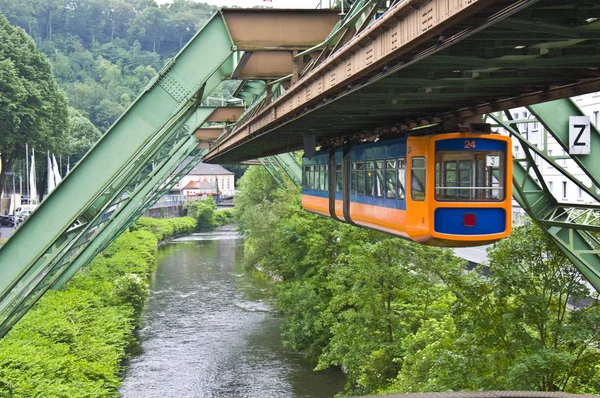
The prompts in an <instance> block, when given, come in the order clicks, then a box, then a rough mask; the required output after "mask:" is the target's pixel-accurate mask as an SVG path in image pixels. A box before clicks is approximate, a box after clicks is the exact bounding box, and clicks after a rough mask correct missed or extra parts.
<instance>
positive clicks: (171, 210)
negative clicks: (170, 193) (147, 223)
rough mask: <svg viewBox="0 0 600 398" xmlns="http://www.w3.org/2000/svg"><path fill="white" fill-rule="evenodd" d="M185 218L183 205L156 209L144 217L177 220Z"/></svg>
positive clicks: (146, 213)
mask: <svg viewBox="0 0 600 398" xmlns="http://www.w3.org/2000/svg"><path fill="white" fill-rule="evenodd" d="M183 216H185V210H184V209H183V205H177V206H165V207H155V208H153V209H150V210H148V211H147V212H145V213H144V214H143V215H142V217H150V218H175V217H183Z"/></svg>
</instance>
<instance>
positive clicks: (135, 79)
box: [0, 0, 215, 131]
mask: <svg viewBox="0 0 600 398" xmlns="http://www.w3.org/2000/svg"><path fill="white" fill-rule="evenodd" d="M214 10H215V7H213V6H209V5H207V4H203V3H194V2H190V1H185V0H177V1H175V2H174V3H172V4H169V5H163V6H160V7H159V6H158V5H157V4H156V3H155V2H154V0H81V1H73V0H22V1H15V0H0V12H2V13H3V14H4V15H5V16H6V17H7V18H8V20H9V21H10V23H11V24H13V25H16V26H19V27H21V28H23V29H24V30H25V31H26V32H27V33H28V34H29V35H30V36H31V37H32V38H33V39H34V40H35V43H36V44H37V46H38V48H39V49H40V50H41V51H42V52H43V53H44V54H46V55H47V56H48V58H49V59H50V61H51V63H52V71H53V73H54V76H55V78H56V80H57V82H58V84H59V86H60V87H61V88H62V89H63V90H64V92H65V93H66V95H67V97H68V100H69V105H70V106H72V107H73V108H76V109H78V110H79V111H80V112H81V114H82V115H83V116H85V117H87V118H88V119H89V120H90V121H91V122H92V123H93V124H94V125H95V126H96V127H97V128H98V129H99V130H100V131H106V129H107V128H108V127H110V125H111V124H112V123H113V122H114V121H115V120H116V119H117V117H118V116H119V115H121V114H122V113H123V111H124V110H125V109H126V108H127V106H128V105H129V104H130V103H131V101H132V100H133V99H135V97H137V95H138V94H139V93H140V91H141V89H142V88H143V87H144V86H145V85H146V84H147V83H148V81H149V80H150V78H151V77H152V76H154V75H155V74H156V73H157V71H158V70H160V68H161V67H162V65H163V64H164V62H165V60H166V59H167V58H169V57H172V56H173V55H174V54H176V53H177V52H178V51H179V50H180V49H181V47H182V46H183V45H185V43H186V42H187V41H188V40H189V39H190V38H191V37H192V36H193V35H194V34H195V33H196V31H197V30H198V29H199V28H200V27H201V26H202V25H203V24H204V23H205V22H206V21H207V20H208V18H209V16H210V15H211V14H212V13H213V11H214Z"/></svg>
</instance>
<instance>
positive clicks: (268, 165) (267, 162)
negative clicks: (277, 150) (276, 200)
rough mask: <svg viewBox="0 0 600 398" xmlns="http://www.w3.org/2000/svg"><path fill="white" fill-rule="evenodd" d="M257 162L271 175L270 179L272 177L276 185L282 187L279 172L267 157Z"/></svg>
mask: <svg viewBox="0 0 600 398" xmlns="http://www.w3.org/2000/svg"><path fill="white" fill-rule="evenodd" d="M258 161H259V162H260V163H261V164H262V165H263V166H264V167H265V169H266V170H267V172H268V173H269V174H270V175H271V177H273V179H274V180H275V182H276V183H277V185H279V186H280V187H282V186H283V178H282V176H281V173H280V172H279V170H277V167H276V166H275V164H274V163H273V161H272V160H271V159H270V158H269V157H266V158H261V159H258Z"/></svg>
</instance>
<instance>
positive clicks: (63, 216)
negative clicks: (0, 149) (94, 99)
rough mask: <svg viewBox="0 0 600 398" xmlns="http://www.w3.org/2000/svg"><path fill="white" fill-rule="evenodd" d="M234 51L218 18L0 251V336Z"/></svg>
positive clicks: (62, 267) (58, 271) (222, 73)
mask: <svg viewBox="0 0 600 398" xmlns="http://www.w3.org/2000/svg"><path fill="white" fill-rule="evenodd" d="M232 49H233V43H232V41H231V38H230V36H229V33H228V31H227V27H226V26H225V22H224V20H223V18H222V16H221V15H220V14H215V16H214V17H213V18H212V19H211V20H210V21H209V22H208V23H207V24H206V25H205V26H204V28H203V29H202V30H201V31H200V32H199V33H198V34H197V35H196V36H195V37H194V38H193V39H192V40H191V41H190V42H189V43H188V44H187V45H186V47H184V49H182V51H181V52H180V53H179V54H178V55H177V57H176V58H174V59H173V60H172V61H171V62H170V63H169V64H168V65H166V66H165V68H164V69H163V70H161V72H160V73H159V75H158V76H157V77H156V78H155V79H154V80H153V81H152V82H151V84H149V85H148V87H147V88H146V89H145V92H144V93H142V95H141V96H140V97H138V99H137V100H136V101H135V102H134V104H133V105H132V106H131V107H130V108H129V109H128V111H127V112H126V113H125V114H124V115H123V116H122V117H121V118H120V119H119V120H118V121H117V122H116V123H115V124H114V125H113V126H112V127H111V129H110V130H109V131H108V132H107V133H106V134H105V135H104V136H103V137H102V139H101V140H100V141H99V142H98V143H97V144H96V145H95V147H94V148H93V149H92V150H91V151H90V152H89V153H88V154H87V155H86V157H85V158H84V159H83V160H82V161H81V162H80V164H79V165H78V166H77V167H76V168H75V169H74V170H73V171H72V172H71V173H70V174H69V175H68V176H67V178H65V179H64V180H63V182H62V183H61V184H60V185H59V186H58V187H57V188H56V190H55V191H54V192H53V193H52V195H49V197H48V198H46V200H45V201H44V202H43V203H42V205H41V206H40V207H39V208H38V210H36V212H35V213H34V214H32V215H31V217H30V218H29V220H28V221H27V222H26V223H24V224H23V225H22V226H21V227H20V228H19V229H18V230H17V231H16V232H15V234H14V235H13V236H12V238H11V239H10V240H9V241H8V242H7V243H6V245H5V246H4V247H3V248H2V249H1V250H0V333H1V334H4V333H6V331H7V330H8V329H9V328H10V326H11V325H12V324H13V323H14V322H16V321H17V320H18V318H19V317H20V316H22V314H23V313H24V312H25V311H26V309H27V308H29V307H30V306H31V305H33V304H34V303H35V302H36V301H37V299H38V298H39V297H40V296H41V295H42V294H43V292H44V291H45V290H46V289H47V288H48V287H49V286H50V285H51V284H53V283H54V282H55V281H57V280H60V278H61V277H62V275H63V274H64V273H65V272H67V270H68V269H69V267H68V264H69V263H70V262H71V261H73V260H74V259H75V258H77V256H78V255H79V254H81V253H82V252H85V250H86V248H87V247H89V244H90V241H92V240H93V238H94V237H95V236H97V234H98V233H99V232H100V231H102V229H103V228H102V225H103V224H104V223H105V222H106V220H105V219H104V218H106V217H108V216H109V215H110V213H111V209H112V211H114V209H115V208H118V207H119V206H122V205H123V204H124V203H127V202H128V201H129V199H130V198H131V193H132V189H135V186H136V185H143V184H144V178H145V176H147V175H149V174H150V173H151V172H152V169H153V168H154V166H155V161H157V160H159V159H161V158H163V157H164V154H165V153H168V147H170V146H171V147H172V146H173V145H175V144H176V142H178V138H180V137H179V134H180V133H179V130H180V128H181V126H182V123H181V121H182V120H183V121H185V120H186V119H188V118H189V117H190V116H192V114H193V112H194V111H195V109H196V107H197V105H198V104H200V103H201V102H202V100H203V99H205V98H206V97H207V96H208V94H209V93H210V92H211V91H212V90H213V89H214V88H215V87H216V85H217V84H219V83H220V82H221V80H222V79H223V78H225V77H227V76H229V75H230V74H231V73H232V68H233V63H232V57H231V55H232V54H233V51H232ZM161 149H162V150H161ZM140 175H141V176H142V177H140ZM99 242H100V241H99ZM100 243H101V242H100Z"/></svg>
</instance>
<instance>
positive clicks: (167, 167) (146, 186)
mask: <svg viewBox="0 0 600 398" xmlns="http://www.w3.org/2000/svg"><path fill="white" fill-rule="evenodd" d="M213 110H214V109H213V108H199V109H198V110H196V112H195V113H194V114H193V115H192V117H190V118H189V119H188V121H187V123H186V126H185V130H186V131H187V132H188V134H186V135H185V136H184V137H183V138H182V139H181V140H180V141H179V142H178V143H177V145H175V146H174V147H173V148H172V149H171V151H169V153H168V154H167V156H165V158H164V161H163V162H162V163H161V164H158V165H156V167H155V168H154V169H153V170H152V172H151V173H150V175H148V176H147V178H145V180H144V181H143V182H139V183H138V184H137V189H136V191H135V192H133V193H132V195H131V197H130V198H129V200H128V201H127V202H126V203H125V204H124V205H123V206H120V207H119V208H117V209H115V210H114V211H113V213H112V214H111V217H110V220H109V221H107V222H106V223H104V224H103V225H102V231H100V232H99V233H98V234H97V235H96V236H95V237H94V239H93V240H92V241H91V242H90V244H89V245H88V246H87V247H86V248H85V249H84V250H83V251H82V252H81V253H80V254H79V255H78V256H77V258H76V259H74V260H72V262H71V263H70V265H69V266H68V269H67V270H66V271H65V272H64V274H63V275H62V276H61V277H60V278H59V279H57V281H56V282H54V283H53V285H52V288H54V289H57V288H61V287H62V286H64V284H65V283H66V282H67V281H68V280H69V279H71V278H72V277H73V275H75V273H76V272H77V270H79V268H81V267H82V266H85V265H86V264H87V263H88V262H89V261H91V260H92V259H93V258H94V257H95V256H96V255H97V254H98V253H100V252H101V251H102V250H104V248H105V247H106V246H108V244H110V242H112V240H113V239H115V238H116V237H118V236H119V235H120V234H121V233H122V232H123V231H124V230H125V229H126V228H128V227H129V225H131V223H133V222H134V221H135V220H137V218H139V215H141V214H143V213H144V212H146V211H147V210H148V208H149V207H151V206H152V205H153V204H154V203H156V201H158V199H159V198H160V197H161V196H162V194H163V190H162V189H161V188H162V187H163V185H164V184H169V183H170V182H171V181H172V179H173V178H174V177H175V176H178V177H179V178H178V179H177V181H178V180H179V179H181V177H182V176H183V175H185V174H183V175H182V174H181V173H175V170H176V169H177V167H178V166H180V164H181V163H183V162H184V161H185V160H186V158H187V157H188V156H189V155H190V154H191V153H192V152H194V151H196V146H197V145H198V142H197V140H196V138H195V137H194V135H193V132H194V131H196V129H197V128H198V127H200V126H201V125H202V123H203V122H204V121H205V120H206V118H208V116H210V114H211V113H212V111H213ZM199 153H204V151H201V152H200V151H199ZM192 167H193V166H192ZM177 181H175V182H177ZM171 186H172V184H171V185H170V186H169V187H171ZM138 213H139V214H138Z"/></svg>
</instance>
